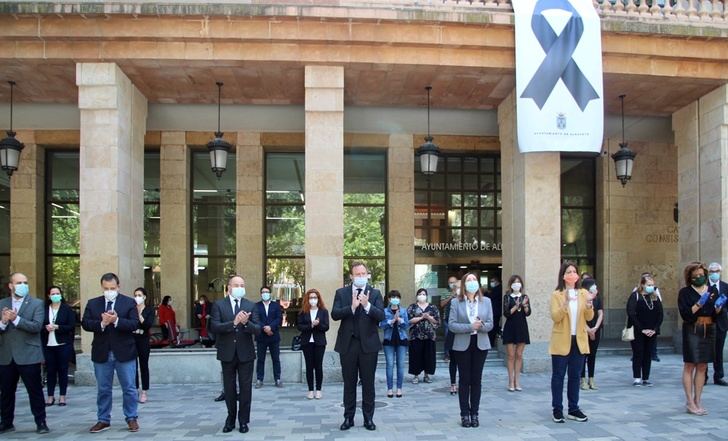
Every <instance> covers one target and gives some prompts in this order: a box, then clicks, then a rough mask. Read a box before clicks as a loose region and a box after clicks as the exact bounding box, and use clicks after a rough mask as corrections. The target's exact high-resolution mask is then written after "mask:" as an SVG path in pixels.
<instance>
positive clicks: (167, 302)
mask: <svg viewBox="0 0 728 441" xmlns="http://www.w3.org/2000/svg"><path fill="white" fill-rule="evenodd" d="M157 315H158V316H159V326H160V327H161V328H162V337H163V338H164V339H165V340H169V328H167V323H169V326H175V327H176V326H177V318H176V317H175V314H174V309H172V297H170V296H164V298H163V299H162V303H161V304H160V305H159V308H157Z"/></svg>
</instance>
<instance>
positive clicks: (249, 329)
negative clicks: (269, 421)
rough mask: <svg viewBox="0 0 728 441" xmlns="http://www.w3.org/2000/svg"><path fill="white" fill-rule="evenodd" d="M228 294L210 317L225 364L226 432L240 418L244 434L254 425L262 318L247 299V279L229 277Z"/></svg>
mask: <svg viewBox="0 0 728 441" xmlns="http://www.w3.org/2000/svg"><path fill="white" fill-rule="evenodd" d="M227 291H228V296H227V297H225V298H224V299H221V300H218V301H217V302H215V304H214V305H212V314H211V316H210V329H211V330H212V332H213V333H214V334H215V338H216V340H215V346H216V347H217V359H218V360H220V362H221V364H222V377H223V391H224V394H225V404H226V405H227V409H228V415H227V419H226V420H225V426H224V427H223V429H222V431H223V433H228V432H231V431H232V430H233V429H234V428H235V415H237V417H238V423H239V425H240V433H246V432H248V423H249V422H250V401H251V397H252V383H253V360H255V345H254V344H253V336H254V335H258V334H260V319H259V318H258V311H257V308H256V307H255V303H253V302H251V301H249V300H246V299H245V298H244V297H245V280H244V279H243V278H242V277H241V276H238V275H234V276H230V278H228V283H227ZM236 380H237V382H239V383H240V394H238V393H237V386H236V384H235V383H236ZM238 404H239V409H238Z"/></svg>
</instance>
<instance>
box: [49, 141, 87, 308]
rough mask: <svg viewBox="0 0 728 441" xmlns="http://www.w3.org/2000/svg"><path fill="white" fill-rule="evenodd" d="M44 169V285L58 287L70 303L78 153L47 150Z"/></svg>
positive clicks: (75, 281) (75, 272)
mask: <svg viewBox="0 0 728 441" xmlns="http://www.w3.org/2000/svg"><path fill="white" fill-rule="evenodd" d="M46 167H47V169H46V238H47V240H46V256H47V258H46V286H50V285H58V286H60V287H61V288H62V289H63V295H64V297H65V299H66V301H68V302H69V303H70V304H74V303H77V302H78V301H79V300H80V295H79V287H80V283H81V281H80V258H79V241H80V234H79V226H80V209H79V202H78V201H79V199H78V198H79V196H78V194H79V152H77V151H75V152H61V151H48V152H47V154H46Z"/></svg>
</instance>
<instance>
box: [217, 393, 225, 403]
mask: <svg viewBox="0 0 728 441" xmlns="http://www.w3.org/2000/svg"><path fill="white" fill-rule="evenodd" d="M215 401H225V392H223V393H221V394H220V395H218V397H217V398H215Z"/></svg>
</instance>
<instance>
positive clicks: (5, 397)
mask: <svg viewBox="0 0 728 441" xmlns="http://www.w3.org/2000/svg"><path fill="white" fill-rule="evenodd" d="M21 378H22V379H23V384H24V385H25V390H26V391H28V400H29V401H30V411H31V412H32V413H33V417H34V418H35V423H36V424H40V423H44V422H45V420H46V411H45V398H44V396H43V382H42V381H41V378H40V363H35V364H24V365H19V364H15V361H11V362H10V364H8V365H4V366H0V423H2V424H4V425H11V424H13V419H14V418H15V391H16V390H17V389H18V380H20V379H21Z"/></svg>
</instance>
